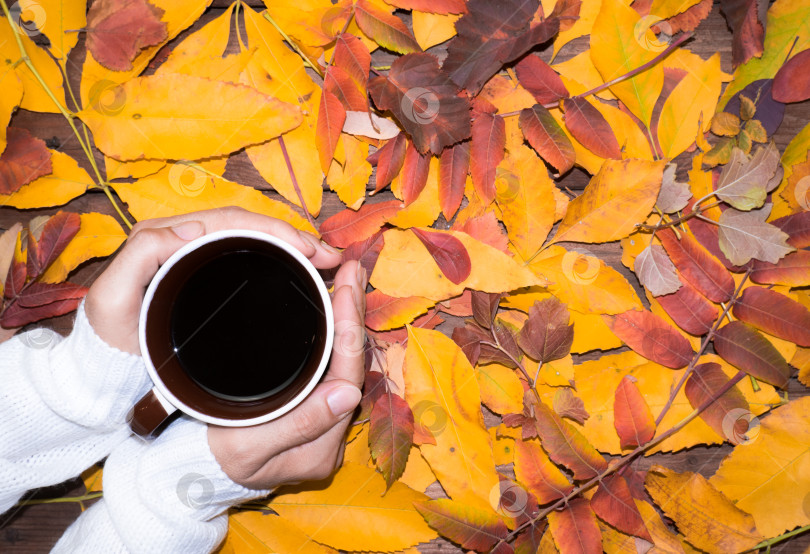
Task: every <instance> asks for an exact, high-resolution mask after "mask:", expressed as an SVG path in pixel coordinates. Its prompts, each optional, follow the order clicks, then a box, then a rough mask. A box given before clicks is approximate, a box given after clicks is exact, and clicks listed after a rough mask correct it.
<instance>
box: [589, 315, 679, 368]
mask: <svg viewBox="0 0 810 554" xmlns="http://www.w3.org/2000/svg"><path fill="white" fill-rule="evenodd" d="M604 317H609V318H610V319H609V325H610V326H611V329H612V330H613V332H614V333H615V334H616V336H617V337H619V338H620V339H622V341H623V342H624V343H625V344H627V346H629V347H630V348H632V349H633V350H635V351H636V352H638V353H639V354H641V355H642V356H644V357H645V358H647V359H648V360H652V361H654V362H656V363H659V364H661V365H664V366H666V367H669V368H672V369H678V368H681V367H684V366H686V365H687V364H689V362H690V361H692V357H693V356H694V351H693V350H692V346H691V345H690V344H689V341H688V340H686V339H685V338H684V336H683V335H681V334H680V333H679V332H678V331H677V330H676V329H675V328H673V327H672V326H671V325H670V324H669V323H667V322H666V321H664V320H663V319H662V318H661V317H659V316H657V315H655V314H654V313H652V312H648V311H639V310H630V311H627V312H624V313H621V314H617V315H615V316H604Z"/></svg>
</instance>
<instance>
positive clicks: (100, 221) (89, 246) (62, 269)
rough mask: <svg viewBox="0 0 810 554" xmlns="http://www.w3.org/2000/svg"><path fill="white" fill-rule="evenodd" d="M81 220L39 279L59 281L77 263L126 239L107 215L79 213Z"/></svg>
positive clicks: (111, 249) (104, 253) (102, 253)
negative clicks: (77, 230)
mask: <svg viewBox="0 0 810 554" xmlns="http://www.w3.org/2000/svg"><path fill="white" fill-rule="evenodd" d="M81 220H82V222H81V227H79V232H78V233H76V236H74V237H73V240H71V241H70V242H69V243H68V245H67V246H66V247H65V249H64V250H63V251H62V253H61V254H59V257H58V258H56V260H54V262H53V263H52V264H51V265H50V267H48V269H47V270H46V271H45V273H44V274H43V275H42V277H41V278H40V280H41V281H42V282H44V283H61V282H62V281H64V280H65V279H67V276H68V273H70V272H71V271H73V270H74V269H75V268H76V267H77V266H78V265H79V264H80V263H82V262H85V261H87V260H89V259H91V258H99V257H104V256H109V255H110V254H112V253H113V252H115V251H116V250H117V249H118V247H119V246H121V243H123V242H124V241H125V240H126V238H127V235H126V233H125V232H124V230H123V229H122V228H121V225H119V224H118V222H117V221H115V219H113V218H112V217H111V216H109V215H106V214H99V213H86V214H81Z"/></svg>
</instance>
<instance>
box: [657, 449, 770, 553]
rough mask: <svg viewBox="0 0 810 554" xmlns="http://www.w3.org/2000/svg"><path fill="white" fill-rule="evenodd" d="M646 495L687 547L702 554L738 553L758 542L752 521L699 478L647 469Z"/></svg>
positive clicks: (757, 533) (758, 536) (662, 469)
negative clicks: (677, 531)
mask: <svg viewBox="0 0 810 554" xmlns="http://www.w3.org/2000/svg"><path fill="white" fill-rule="evenodd" d="M645 485H646V488H647V491H648V492H649V493H650V495H651V496H652V498H653V500H655V502H656V504H658V505H659V506H660V507H661V509H662V510H663V511H664V513H665V514H666V515H667V517H669V518H670V519H672V520H673V521H674V522H675V525H677V526H678V530H679V531H681V533H683V534H684V535H685V536H686V540H687V541H689V542H690V543H691V544H693V545H694V546H696V547H697V548H700V549H701V550H704V551H706V552H710V553H714V552H729V551H734V552H740V551H744V550H748V549H750V548H753V547H754V546H755V545H756V544H758V543H759V542H760V540H762V536H761V535H760V534H759V532H758V531H757V528H756V525H755V524H754V518H753V517H751V515H750V514H747V513H746V512H744V511H743V510H741V509H740V508H739V507H737V506H735V505H734V504H732V502H731V500H729V499H728V498H726V497H725V496H724V495H723V494H722V493H721V492H719V491H718V490H717V489H715V488H714V487H713V486H712V485H711V484H710V483H709V482H708V481H707V480H706V478H704V477H703V476H702V475H700V474H697V473H690V472H685V473H676V472H674V471H672V470H670V469H667V468H665V467H662V466H659V465H654V466H653V467H651V468H650V471H649V473H648V474H647V479H646V482H645Z"/></svg>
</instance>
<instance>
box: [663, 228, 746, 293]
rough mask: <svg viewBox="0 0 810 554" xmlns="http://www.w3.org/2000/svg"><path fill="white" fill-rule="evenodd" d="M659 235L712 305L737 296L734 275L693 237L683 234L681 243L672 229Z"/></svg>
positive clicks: (674, 261) (681, 270)
mask: <svg viewBox="0 0 810 554" xmlns="http://www.w3.org/2000/svg"><path fill="white" fill-rule="evenodd" d="M690 225H691V222H690ZM656 236H657V237H658V238H659V239H661V244H663V245H664V249H665V250H666V251H667V254H669V257H670V259H672V263H674V264H675V267H676V268H678V271H679V272H680V274H681V275H682V276H683V278H684V279H685V280H686V281H688V282H689V283H690V284H691V285H692V286H693V287H695V288H696V289H697V290H698V291H700V292H701V293H702V294H703V295H704V296H705V297H706V298H708V299H709V300H711V301H712V302H726V301H728V299H729V298H731V295H732V294H733V293H734V279H732V278H731V274H729V272H728V271H727V270H726V268H725V267H723V264H721V263H720V261H719V260H718V259H717V258H715V257H714V256H712V255H711V254H710V253H709V252H707V251H706V250H705V249H704V248H702V247H701V246H700V244H698V242H697V241H696V240H695V239H694V238H693V237H692V235H689V234H686V233H681V239H680V240H678V239H677V238H676V237H675V233H673V232H672V230H671V229H663V230H661V231H660V232H658V233H657V235H656Z"/></svg>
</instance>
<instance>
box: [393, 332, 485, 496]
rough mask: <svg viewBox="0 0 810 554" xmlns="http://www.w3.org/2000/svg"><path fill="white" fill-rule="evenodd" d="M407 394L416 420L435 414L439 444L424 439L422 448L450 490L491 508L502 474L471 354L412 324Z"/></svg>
mask: <svg viewBox="0 0 810 554" xmlns="http://www.w3.org/2000/svg"><path fill="white" fill-rule="evenodd" d="M405 399H406V400H407V401H408V404H409V405H410V406H411V408H412V409H413V410H414V417H415V419H417V422H418V417H419V414H421V413H427V412H431V413H433V415H434V416H435V420H434V421H433V422H431V425H429V428H430V430H431V432H432V434H433V437H434V438H435V439H436V444H423V445H422V446H421V447H420V450H421V451H422V455H423V456H424V457H425V460H427V462H428V464H430V467H431V469H433V473H434V474H435V475H436V477H437V478H438V479H439V482H440V483H441V484H442V488H443V489H444V490H445V492H446V493H447V495H448V496H450V498H452V499H453V500H456V501H458V502H463V503H466V504H469V505H471V506H475V507H479V508H483V509H487V510H489V511H491V510H492V507H491V505H490V502H489V496H490V493H491V491H492V489H493V487H497V486H498V473H497V472H496V471H495V462H494V460H493V457H492V442H491V441H490V438H489V434H488V433H487V430H486V427H485V426H484V417H483V414H482V413H481V394H480V392H479V389H478V382H477V381H476V378H475V372H474V371H473V368H472V366H471V365H470V362H469V361H468V360H467V357H466V356H465V355H464V353H463V352H462V351H461V349H460V348H459V347H458V346H457V345H456V343H454V342H453V341H452V340H451V339H450V338H448V337H447V336H445V335H444V334H442V333H441V332H439V331H432V330H426V329H419V328H415V327H410V326H409V327H408V348H407V352H406V354H405ZM425 406H430V407H431V409H430V410H426V409H425Z"/></svg>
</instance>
